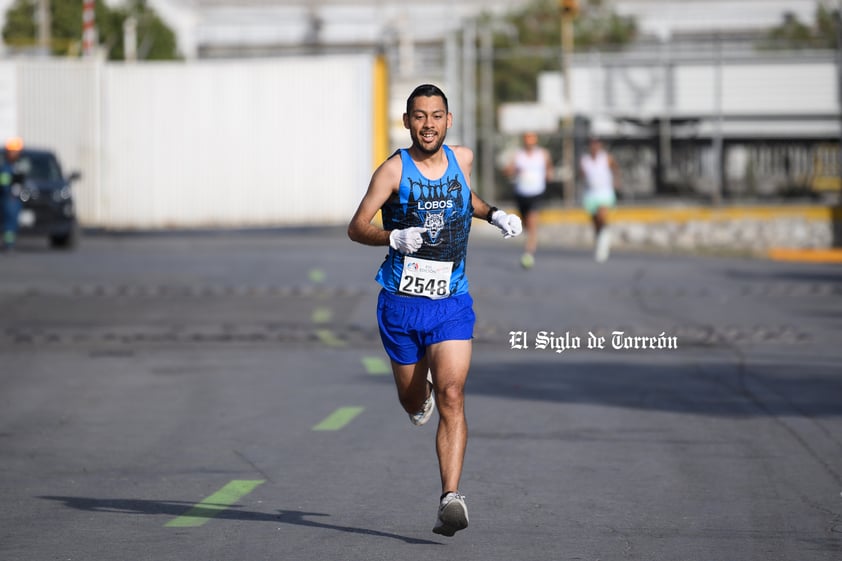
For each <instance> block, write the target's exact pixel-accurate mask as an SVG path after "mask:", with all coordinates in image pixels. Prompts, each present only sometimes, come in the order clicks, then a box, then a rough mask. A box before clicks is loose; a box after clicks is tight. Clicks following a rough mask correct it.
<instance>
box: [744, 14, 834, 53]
mask: <svg viewBox="0 0 842 561" xmlns="http://www.w3.org/2000/svg"><path fill="white" fill-rule="evenodd" d="M837 25H839V11H838V10H830V9H829V8H827V6H825V5H824V4H819V5H818V7H817V8H816V15H815V17H814V20H813V24H812V25H808V24H805V23H802V22H801V21H800V20H799V19H798V17H797V16H796V15H795V14H793V13H791V12H787V13H785V14H784V16H783V22H781V24H780V25H777V26H775V27H773V28H772V29H771V30H770V31H769V32H768V33H767V34H766V37H765V38H764V39H763V40H762V41H761V42H760V44H759V47H760V48H761V49H770V50H775V49H777V50H783V49H835V48H836V41H837V40H836V37H837V34H836V27H837Z"/></svg>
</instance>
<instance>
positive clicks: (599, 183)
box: [579, 138, 620, 262]
mask: <svg viewBox="0 0 842 561" xmlns="http://www.w3.org/2000/svg"><path fill="white" fill-rule="evenodd" d="M579 171H580V173H581V175H582V177H583V178H584V180H585V192H584V195H583V199H582V203H583V205H584V207H585V210H586V211H587V212H588V214H590V216H591V220H592V222H593V227H594V237H595V239H596V248H595V251H594V259H596V261H598V262H603V261H605V260H606V259H608V253H609V251H610V249H611V232H610V230H609V229H608V217H607V212H606V210H607V209H608V208H611V207H613V206H614V205H616V204H617V195H616V193H615V191H614V189H615V188H619V187H620V169H619V167H618V166H617V162H616V161H615V160H614V158H613V157H612V156H611V154H609V153H608V152H606V150H605V148H604V147H603V146H602V142H600V140H599V139H598V138H591V139H590V141H589V142H588V152H587V153H585V154H584V155H582V158H581V160H580V162H579Z"/></svg>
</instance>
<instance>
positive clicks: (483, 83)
mask: <svg viewBox="0 0 842 561" xmlns="http://www.w3.org/2000/svg"><path fill="white" fill-rule="evenodd" d="M479 38H480V58H481V59H482V62H481V64H480V88H479V89H480V96H481V97H480V116H481V117H480V130H481V131H482V146H481V149H482V152H481V154H482V160H481V162H480V166H481V168H480V179H481V180H482V187H481V190H480V196H481V197H483V198H484V199H485V200H487V201H490V200H494V198H495V197H496V194H495V193H494V183H495V182H494V148H495V142H494V30H493V29H492V27H491V22H486V24H485V25H483V26H482V30H481V31H480V37H479Z"/></svg>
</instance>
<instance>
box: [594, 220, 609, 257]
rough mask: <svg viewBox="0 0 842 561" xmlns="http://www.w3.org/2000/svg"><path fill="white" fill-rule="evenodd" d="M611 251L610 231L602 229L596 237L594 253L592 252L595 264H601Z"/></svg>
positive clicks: (605, 228)
mask: <svg viewBox="0 0 842 561" xmlns="http://www.w3.org/2000/svg"><path fill="white" fill-rule="evenodd" d="M610 251H611V231H610V230H609V229H608V228H607V227H604V228H602V230H600V232H599V234H598V235H597V236H596V251H595V252H594V259H595V260H596V261H597V263H603V262H605V260H606V259H608V254H609V253H610Z"/></svg>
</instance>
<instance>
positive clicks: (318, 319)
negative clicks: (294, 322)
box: [312, 308, 333, 323]
mask: <svg viewBox="0 0 842 561" xmlns="http://www.w3.org/2000/svg"><path fill="white" fill-rule="evenodd" d="M332 318H333V312H331V311H330V308H316V309H315V310H313V316H312V320H313V323H328V322H329V321H330V320H331V319H332Z"/></svg>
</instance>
